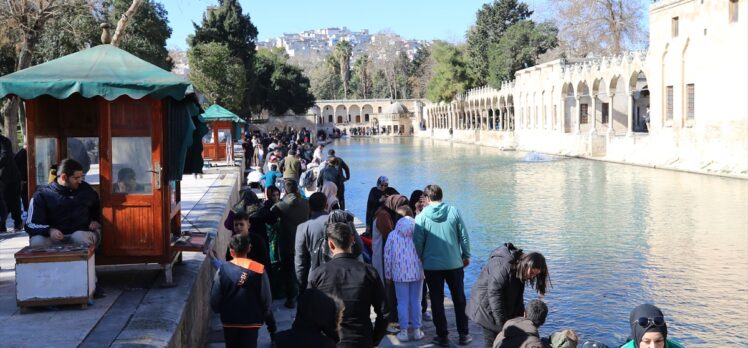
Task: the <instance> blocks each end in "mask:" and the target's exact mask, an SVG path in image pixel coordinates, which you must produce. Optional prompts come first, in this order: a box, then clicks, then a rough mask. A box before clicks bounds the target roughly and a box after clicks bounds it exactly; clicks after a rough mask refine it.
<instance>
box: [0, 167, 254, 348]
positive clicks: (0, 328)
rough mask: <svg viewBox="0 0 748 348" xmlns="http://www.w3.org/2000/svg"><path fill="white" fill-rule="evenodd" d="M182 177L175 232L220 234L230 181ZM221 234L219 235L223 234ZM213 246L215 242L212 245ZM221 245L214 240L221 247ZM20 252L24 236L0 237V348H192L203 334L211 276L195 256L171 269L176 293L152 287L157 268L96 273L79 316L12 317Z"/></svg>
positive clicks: (233, 187) (70, 310)
mask: <svg viewBox="0 0 748 348" xmlns="http://www.w3.org/2000/svg"><path fill="white" fill-rule="evenodd" d="M239 173H240V171H238V170H236V174H235V175H225V174H221V175H219V174H206V175H204V176H203V177H202V178H193V177H192V176H185V177H184V180H183V181H182V196H181V197H182V215H183V216H187V218H188V219H189V220H190V223H188V222H186V221H184V220H183V225H182V229H183V230H188V229H190V230H194V229H200V230H202V231H205V232H210V231H216V230H217V229H221V228H222V227H221V226H222V224H220V223H218V221H223V218H224V217H225V214H226V213H227V210H226V208H227V207H230V205H231V204H232V203H233V202H236V201H237V199H238V192H237V191H238V182H239V179H238V175H239ZM224 235H225V234H224ZM219 239H221V238H219ZM225 242H226V241H225V240H224V241H220V240H219V241H218V243H219V245H220V243H225ZM26 245H28V236H27V235H26V233H24V232H20V233H6V234H1V235H0V268H1V269H0V322H2V323H3V325H0V337H1V338H2V339H1V341H0V342H1V343H0V346H2V347H78V346H80V347H110V346H111V347H122V346H134V345H138V346H149V347H194V346H199V345H200V344H201V342H203V339H204V336H205V334H206V331H207V329H208V325H207V320H208V319H207V318H208V314H209V308H208V301H207V299H208V293H209V289H210V279H212V278H211V277H212V271H213V270H212V269H211V268H210V264H209V262H207V261H206V260H205V257H204V255H202V253H184V255H183V263H182V265H177V266H175V267H174V281H175V284H176V286H174V287H171V288H163V287H161V286H160V284H161V282H162V278H163V272H161V270H160V268H158V267H152V266H145V265H135V266H116V267H111V266H103V267H101V266H100V267H97V275H98V278H99V286H101V287H102V288H103V289H104V290H105V292H106V297H104V298H101V299H98V300H96V301H95V302H94V303H93V304H92V305H90V306H88V308H87V309H85V310H81V309H80V307H79V306H54V307H39V308H35V309H31V310H30V311H29V313H27V314H20V311H19V308H18V307H17V306H16V303H15V260H14V257H13V254H14V253H15V252H16V251H18V250H20V249H21V248H23V247H24V246H26ZM224 246H225V244H224Z"/></svg>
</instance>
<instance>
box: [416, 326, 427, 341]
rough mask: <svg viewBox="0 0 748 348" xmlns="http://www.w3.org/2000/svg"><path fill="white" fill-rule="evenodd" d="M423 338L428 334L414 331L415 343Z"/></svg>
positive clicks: (418, 330) (419, 330)
mask: <svg viewBox="0 0 748 348" xmlns="http://www.w3.org/2000/svg"><path fill="white" fill-rule="evenodd" d="M423 336H426V334H424V333H423V331H421V329H415V330H413V341H418V340H421V339H422V338H423Z"/></svg>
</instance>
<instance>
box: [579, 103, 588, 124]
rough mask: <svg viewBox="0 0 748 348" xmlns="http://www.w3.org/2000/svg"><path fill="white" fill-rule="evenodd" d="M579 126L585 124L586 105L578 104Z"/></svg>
mask: <svg viewBox="0 0 748 348" xmlns="http://www.w3.org/2000/svg"><path fill="white" fill-rule="evenodd" d="M579 124H587V104H579Z"/></svg>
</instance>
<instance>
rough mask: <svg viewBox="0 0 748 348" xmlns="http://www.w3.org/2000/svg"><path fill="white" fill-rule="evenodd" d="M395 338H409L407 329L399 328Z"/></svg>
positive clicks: (403, 339)
mask: <svg viewBox="0 0 748 348" xmlns="http://www.w3.org/2000/svg"><path fill="white" fill-rule="evenodd" d="M397 339H398V340H399V341H400V342H408V341H409V340H410V338H409V337H408V330H400V333H398V334H397Z"/></svg>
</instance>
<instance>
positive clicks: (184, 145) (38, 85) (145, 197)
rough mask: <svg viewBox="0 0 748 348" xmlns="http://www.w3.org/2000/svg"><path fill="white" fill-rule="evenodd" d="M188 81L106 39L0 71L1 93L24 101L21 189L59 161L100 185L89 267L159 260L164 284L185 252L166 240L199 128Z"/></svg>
mask: <svg viewBox="0 0 748 348" xmlns="http://www.w3.org/2000/svg"><path fill="white" fill-rule="evenodd" d="M188 86H189V82H187V81H186V80H184V79H183V78H181V77H179V76H177V75H174V74H172V73H170V72H168V71H166V70H163V69H161V68H159V67H157V66H155V65H152V64H150V63H148V62H146V61H143V60H141V59H140V58H138V57H135V56H134V55H132V54H130V53H128V52H126V51H124V50H122V49H119V48H117V47H114V46H111V45H99V46H95V47H92V48H89V49H86V50H83V51H80V52H77V53H74V54H71V55H68V56H65V57H62V58H59V59H56V60H53V61H49V62H47V63H44V64H40V65H37V66H33V67H30V68H28V69H25V70H21V71H18V72H15V73H13V74H9V75H6V76H3V77H1V78H0V97H4V96H7V95H15V96H18V97H20V98H21V99H23V100H25V103H26V119H27V123H26V132H27V139H28V149H27V151H28V175H29V183H28V185H29V192H30V193H33V192H35V190H36V188H37V187H38V186H40V185H44V184H47V182H48V172H49V169H50V166H51V165H53V164H56V163H59V162H60V160H62V159H64V158H73V159H75V160H77V161H78V162H80V163H81V164H83V167H84V172H85V173H84V174H85V181H86V182H88V183H89V184H91V185H92V186H93V187H94V189H95V190H96V191H98V192H99V197H100V199H101V206H102V212H101V214H102V225H103V230H102V238H101V245H100V246H99V248H98V249H97V250H96V264H98V265H103V264H139V263H158V264H161V265H162V266H164V269H165V271H166V272H165V273H166V283H167V284H170V283H171V282H172V277H171V265H172V264H173V262H174V261H175V260H176V259H177V258H178V256H180V252H181V251H182V250H184V249H183V248H181V249H180V247H179V246H177V245H175V244H174V243H173V241H174V240H176V239H177V238H178V237H179V236H180V235H181V227H180V221H181V214H180V180H181V176H182V174H187V173H190V168H187V167H189V165H188V164H189V163H191V161H192V162H194V160H195V159H194V158H193V159H190V158H189V156H188V154H189V153H197V157H199V154H200V150H199V149H198V150H195V149H194V147H195V146H201V144H200V141H199V139H200V138H201V137H202V136H203V135H204V132H205V131H206V129H205V127H204V125H201V124H199V122H200V121H199V117H198V114H199V106H198V105H197V104H196V103H195V102H194V101H193V100H192V98H189V97H185V91H186V90H187V88H188ZM200 129H202V130H203V132H202V133H201V132H200ZM193 157H194V155H193ZM198 161H199V162H200V163H199V166H198V168H199V167H201V166H202V162H201V160H199V159H198ZM186 163H188V164H186ZM193 167H195V165H193Z"/></svg>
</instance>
